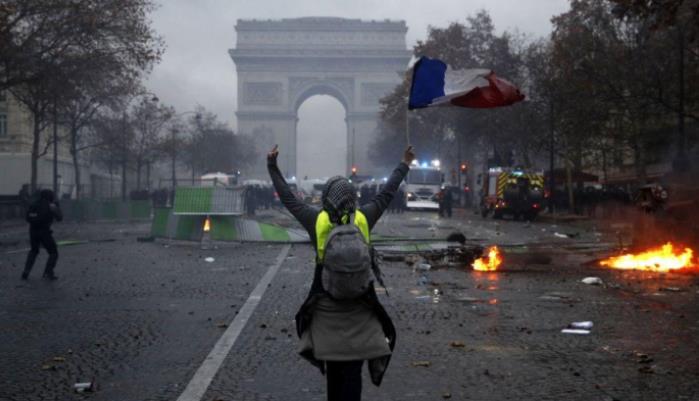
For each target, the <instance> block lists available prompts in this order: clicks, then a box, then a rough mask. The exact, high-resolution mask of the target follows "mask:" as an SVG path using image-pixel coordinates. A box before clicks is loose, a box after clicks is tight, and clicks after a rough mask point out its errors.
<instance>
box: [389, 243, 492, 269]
mask: <svg viewBox="0 0 699 401" xmlns="http://www.w3.org/2000/svg"><path fill="white" fill-rule="evenodd" d="M376 251H377V255H378V256H379V260H380V261H381V262H383V261H385V262H401V261H405V263H406V264H407V265H408V266H411V267H413V269H416V270H417V269H419V267H417V266H415V265H417V264H428V265H430V269H437V268H443V267H463V266H469V265H470V264H471V263H472V262H473V261H474V260H475V259H476V258H478V257H480V256H481V255H482V254H483V247H482V246H480V245H474V244H465V243H464V244H461V243H459V242H440V241H437V242H424V241H422V242H416V243H412V242H411V243H401V244H398V243H395V244H386V245H383V244H382V245H377V246H376ZM423 267H424V266H423Z"/></svg>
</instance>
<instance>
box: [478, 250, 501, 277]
mask: <svg viewBox="0 0 699 401" xmlns="http://www.w3.org/2000/svg"><path fill="white" fill-rule="evenodd" d="M501 263H502V256H501V255H500V250H499V249H498V247H497V246H491V247H490V248H488V256H486V257H483V258H478V259H476V260H474V261H473V264H471V267H473V270H478V271H482V272H490V271H495V270H497V269H498V266H500V264H501Z"/></svg>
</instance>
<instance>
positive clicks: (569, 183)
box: [565, 158, 575, 213]
mask: <svg viewBox="0 0 699 401" xmlns="http://www.w3.org/2000/svg"><path fill="white" fill-rule="evenodd" d="M565 163H566V188H568V213H575V195H574V194H573V172H572V169H571V163H570V160H569V159H568V158H566V162H565Z"/></svg>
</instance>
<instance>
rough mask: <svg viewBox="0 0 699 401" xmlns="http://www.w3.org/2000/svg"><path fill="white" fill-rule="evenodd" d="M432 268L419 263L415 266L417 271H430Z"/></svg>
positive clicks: (427, 264)
mask: <svg viewBox="0 0 699 401" xmlns="http://www.w3.org/2000/svg"><path fill="white" fill-rule="evenodd" d="M431 268H432V266H431V265H430V264H429V263H418V264H416V265H415V270H419V271H427V270H430V269H431Z"/></svg>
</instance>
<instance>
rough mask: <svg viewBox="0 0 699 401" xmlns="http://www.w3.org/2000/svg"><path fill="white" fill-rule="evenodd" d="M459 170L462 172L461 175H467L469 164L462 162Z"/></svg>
mask: <svg viewBox="0 0 699 401" xmlns="http://www.w3.org/2000/svg"><path fill="white" fill-rule="evenodd" d="M459 169H460V170H461V174H466V173H467V172H468V162H462V163H461V166H459Z"/></svg>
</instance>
